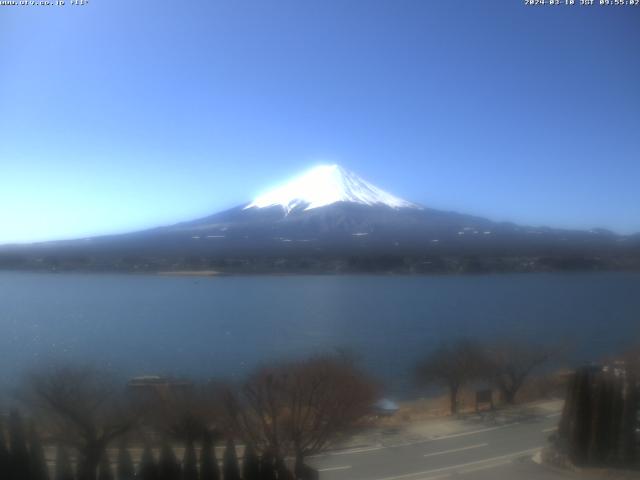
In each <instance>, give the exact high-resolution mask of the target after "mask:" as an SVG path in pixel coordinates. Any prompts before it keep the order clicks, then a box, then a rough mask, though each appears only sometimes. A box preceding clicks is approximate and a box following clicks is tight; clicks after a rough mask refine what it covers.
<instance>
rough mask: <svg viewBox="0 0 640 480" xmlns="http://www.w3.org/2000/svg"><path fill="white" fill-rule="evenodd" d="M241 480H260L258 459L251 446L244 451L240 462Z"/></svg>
mask: <svg viewBox="0 0 640 480" xmlns="http://www.w3.org/2000/svg"><path fill="white" fill-rule="evenodd" d="M242 478H243V480H260V458H259V457H258V454H257V453H256V451H255V449H254V448H253V446H252V445H251V444H249V445H247V448H246V449H245V451H244V461H243V462H242Z"/></svg>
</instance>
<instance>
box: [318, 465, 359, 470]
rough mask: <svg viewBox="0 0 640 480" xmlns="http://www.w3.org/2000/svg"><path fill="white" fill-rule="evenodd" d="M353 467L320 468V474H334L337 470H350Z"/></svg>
mask: <svg viewBox="0 0 640 480" xmlns="http://www.w3.org/2000/svg"><path fill="white" fill-rule="evenodd" d="M350 468H351V465H345V466H343V467H327V468H319V469H318V471H319V472H333V471H335V470H349V469H350Z"/></svg>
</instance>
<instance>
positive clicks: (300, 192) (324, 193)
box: [244, 165, 421, 213]
mask: <svg viewBox="0 0 640 480" xmlns="http://www.w3.org/2000/svg"><path fill="white" fill-rule="evenodd" d="M336 202H350V203H358V204H362V205H386V206H388V207H391V208H396V209H397V208H421V207H419V206H418V205H416V204H414V203H411V202H408V201H406V200H403V199H401V198H398V197H396V196H394V195H391V194H390V193H388V192H385V191H384V190H382V189H380V188H378V187H376V186H375V185H372V184H371V183H369V182H367V181H366V180H363V179H362V178H360V177H359V176H358V175H356V174H355V173H353V172H350V171H349V170H346V169H345V168H342V167H341V166H339V165H320V166H317V167H315V168H312V169H311V170H309V171H308V172H306V173H304V174H302V175H300V176H299V177H296V178H294V179H293V180H291V181H290V182H288V183H286V184H284V185H282V186H280V187H277V188H275V189H273V190H271V191H268V192H266V193H265V194H263V195H260V196H259V197H257V198H256V199H255V200H253V202H251V203H249V204H248V205H247V206H246V207H244V209H245V210H246V209H248V208H265V207H273V206H278V205H279V206H281V207H282V208H283V209H284V210H285V211H286V212H287V213H289V212H290V211H291V210H293V209H295V208H299V207H300V208H304V210H311V209H313V208H318V207H324V206H326V205H331V204H332V203H336Z"/></svg>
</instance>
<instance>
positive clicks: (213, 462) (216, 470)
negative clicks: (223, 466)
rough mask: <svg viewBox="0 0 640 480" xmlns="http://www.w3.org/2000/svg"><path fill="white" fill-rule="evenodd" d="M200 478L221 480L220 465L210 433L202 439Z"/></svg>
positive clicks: (201, 479)
mask: <svg viewBox="0 0 640 480" xmlns="http://www.w3.org/2000/svg"><path fill="white" fill-rule="evenodd" d="M200 480H220V467H219V466H218V459H217V458H216V450H215V445H214V443H213V440H212V438H211V435H210V434H206V435H205V437H204V438H203V440H202V449H201V450H200Z"/></svg>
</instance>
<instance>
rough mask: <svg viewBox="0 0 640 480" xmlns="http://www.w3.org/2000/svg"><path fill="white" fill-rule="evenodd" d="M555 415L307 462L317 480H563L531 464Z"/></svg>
mask: <svg viewBox="0 0 640 480" xmlns="http://www.w3.org/2000/svg"><path fill="white" fill-rule="evenodd" d="M558 419H559V415H558V414H550V415H543V416H540V417H537V418H531V419H527V420H526V421H524V422H514V423H511V424H507V425H499V426H483V425H478V428H476V429H473V430H469V431H465V432H459V433H455V434H452V435H445V436H442V437H440V438H436V439H430V440H424V441H419V442H414V443H410V444H405V445H399V446H388V447H384V446H372V447H363V448H359V449H357V448H355V449H351V450H345V451H339V452H334V453H331V454H327V455H321V456H317V457H314V458H312V459H310V461H309V463H311V464H312V465H314V466H315V467H316V468H318V469H319V470H320V472H321V473H320V478H321V479H322V480H436V479H438V480H439V479H444V478H449V477H452V478H469V479H487V480H488V479H492V480H494V479H502V478H505V479H518V480H519V479H522V480H529V479H530V480H538V479H544V480H555V479H561V478H567V477H566V476H565V474H559V473H556V472H555V471H552V470H550V469H548V468H546V467H544V466H541V465H538V464H536V463H534V462H533V461H531V458H532V457H533V455H534V454H535V453H536V452H538V451H539V450H540V449H541V448H542V447H543V446H545V445H546V443H547V438H548V437H549V435H550V434H551V433H552V432H553V431H554V430H555V427H556V425H557V422H558Z"/></svg>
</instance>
